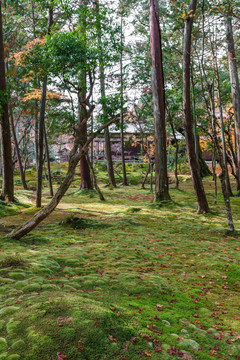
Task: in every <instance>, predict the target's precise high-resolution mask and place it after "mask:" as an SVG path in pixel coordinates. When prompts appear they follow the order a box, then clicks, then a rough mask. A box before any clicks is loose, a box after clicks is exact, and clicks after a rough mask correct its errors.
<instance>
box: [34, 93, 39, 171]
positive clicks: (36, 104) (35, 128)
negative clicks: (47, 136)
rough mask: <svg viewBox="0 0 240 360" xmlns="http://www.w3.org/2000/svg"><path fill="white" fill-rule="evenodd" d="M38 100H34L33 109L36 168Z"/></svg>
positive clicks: (37, 156)
mask: <svg viewBox="0 0 240 360" xmlns="http://www.w3.org/2000/svg"><path fill="white" fill-rule="evenodd" d="M38 126H39V121H38V101H37V100H35V111H34V150H35V160H36V170H37V168H38V160H39V154H38V149H39V146H38Z"/></svg>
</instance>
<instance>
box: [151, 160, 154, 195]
mask: <svg viewBox="0 0 240 360" xmlns="http://www.w3.org/2000/svg"><path fill="white" fill-rule="evenodd" d="M153 168H154V164H153V163H152V162H151V163H150V191H151V193H153Z"/></svg>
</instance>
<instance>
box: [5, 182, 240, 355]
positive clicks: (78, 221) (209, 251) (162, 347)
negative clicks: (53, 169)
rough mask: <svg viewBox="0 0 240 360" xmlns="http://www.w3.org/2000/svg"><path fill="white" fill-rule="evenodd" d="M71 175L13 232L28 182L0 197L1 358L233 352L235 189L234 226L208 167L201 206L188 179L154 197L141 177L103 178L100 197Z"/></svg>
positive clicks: (236, 328) (238, 283) (236, 332)
mask: <svg viewBox="0 0 240 360" xmlns="http://www.w3.org/2000/svg"><path fill="white" fill-rule="evenodd" d="M74 186H75V187H74ZM74 186H73V187H71V189H69V191H68V193H67V195H66V196H65V197H64V199H63V201H62V202H61V203H60V205H59V206H58V209H57V210H55V211H54V213H53V214H52V215H51V216H50V217H49V218H48V219H47V220H46V221H45V222H44V223H43V224H41V225H40V226H38V227H37V228H36V229H35V231H33V232H32V233H31V234H29V235H28V236H26V237H25V238H23V239H21V240H18V241H16V240H9V239H7V238H6V237H5V235H6V233H7V232H8V231H10V229H11V228H12V227H14V226H16V225H18V224H20V223H22V222H23V221H24V220H26V219H27V218H29V217H30V216H31V215H32V214H33V213H34V212H35V211H36V209H35V208H34V207H33V206H32V205H29V204H30V203H31V201H33V199H34V193H33V191H32V190H28V191H23V190H21V189H20V188H19V189H18V190H17V192H16V193H17V198H18V199H19V203H17V204H15V205H11V206H5V204H3V203H1V204H0V205H1V209H0V210H1V211H0V213H1V215H2V216H3V217H2V218H1V219H0V235H1V237H0V284H1V286H0V359H1V360H2V359H9V360H10V359H11V360H17V359H21V360H25V359H26V360H39V359H42V360H52V359H53V360H61V359H69V360H75V359H79V360H103V359H107V360H110V359H122V360H124V359H125V360H135V359H136V360H137V359H141V358H151V359H153V360H154V359H163V360H168V359H187V360H191V359H199V360H204V359H209V360H210V359H211V360H212V359H240V311H239V309H240V306H239V305H240V297H239V290H240V267H239V260H240V235H239V233H240V232H239V230H240V212H239V206H240V199H239V198H233V199H232V200H231V203H232V209H233V217H234V221H235V226H236V229H237V230H238V232H237V234H236V235H235V236H232V235H229V234H228V233H227V221H226V216H225V211H224V205H223V199H222V196H221V194H220V195H219V199H218V204H217V205H214V204H213V184H212V180H211V179H210V178H208V179H207V180H205V186H206V189H207V191H206V192H207V195H208V199H209V203H210V207H211V213H210V214H206V215H197V214H196V209H197V205H196V199H195V195H194V194H193V191H192V185H191V182H190V181H185V182H181V184H180V190H179V191H178V190H175V189H173V188H172V189H171V197H172V200H173V202H171V203H169V204H168V205H165V206H162V207H156V206H154V205H153V204H152V202H151V201H152V194H151V193H150V192H149V189H146V190H142V189H140V188H139V186H129V187H122V186H119V187H118V188H117V189H110V188H106V187H104V186H102V190H103V192H104V195H105V197H106V201H105V202H101V201H100V200H99V199H98V195H97V193H96V192H95V191H90V192H84V191H80V190H79V189H78V187H77V184H76V183H75V185H74ZM172 187H173V185H172ZM44 196H45V197H44V201H45V202H46V201H48V199H49V198H48V193H47V190H46V189H44ZM4 216H5V217H4Z"/></svg>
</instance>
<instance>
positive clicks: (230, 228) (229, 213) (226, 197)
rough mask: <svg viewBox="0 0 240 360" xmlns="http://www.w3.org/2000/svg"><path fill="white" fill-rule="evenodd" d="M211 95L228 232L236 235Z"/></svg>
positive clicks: (214, 133)
mask: <svg viewBox="0 0 240 360" xmlns="http://www.w3.org/2000/svg"><path fill="white" fill-rule="evenodd" d="M213 89H214V87H213ZM209 95H210V101H211V112H212V132H213V140H214V145H215V147H216V149H217V153H218V158H219V163H220V166H221V169H222V173H221V174H220V176H219V178H220V181H221V186H222V193H223V198H224V202H225V208H226V213H227V220H228V231H229V232H231V233H234V232H235V229H234V224H233V218H232V210H231V204H230V199H229V193H228V189H227V181H226V179H227V168H226V166H225V163H224V161H223V156H222V154H221V150H220V146H219V142H218V136H217V131H216V116H215V105H214V100H215V97H214V90H213V91H212V94H209Z"/></svg>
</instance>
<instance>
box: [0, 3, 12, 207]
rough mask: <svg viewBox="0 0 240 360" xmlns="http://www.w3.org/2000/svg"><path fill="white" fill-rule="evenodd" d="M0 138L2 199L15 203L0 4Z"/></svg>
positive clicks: (0, 9)
mask: <svg viewBox="0 0 240 360" xmlns="http://www.w3.org/2000/svg"><path fill="white" fill-rule="evenodd" d="M0 95H1V97H0V136H1V156H2V175H3V182H2V192H1V196H0V197H1V199H3V200H5V201H8V202H12V201H14V182H13V164H12V145H11V133H10V123H9V116H8V95H7V89H6V74H5V61H4V45H3V29H2V8H1V2H0Z"/></svg>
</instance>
